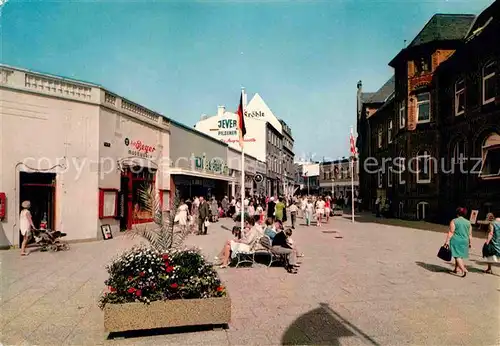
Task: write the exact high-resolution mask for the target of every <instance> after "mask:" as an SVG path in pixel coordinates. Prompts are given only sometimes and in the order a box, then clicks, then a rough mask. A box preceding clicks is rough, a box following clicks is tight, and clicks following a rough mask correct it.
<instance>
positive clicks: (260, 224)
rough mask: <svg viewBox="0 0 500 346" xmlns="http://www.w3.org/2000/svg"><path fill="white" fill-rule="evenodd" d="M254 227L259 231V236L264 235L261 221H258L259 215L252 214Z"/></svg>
mask: <svg viewBox="0 0 500 346" xmlns="http://www.w3.org/2000/svg"><path fill="white" fill-rule="evenodd" d="M253 218H254V221H255V227H256V228H257V230H258V231H259V238H260V237H262V236H263V235H264V227H262V223H261V222H260V216H259V215H254V217H253Z"/></svg>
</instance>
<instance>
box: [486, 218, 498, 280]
mask: <svg viewBox="0 0 500 346" xmlns="http://www.w3.org/2000/svg"><path fill="white" fill-rule="evenodd" d="M486 245H487V246H488V252H489V253H488V256H487V257H486V259H487V261H488V263H487V265H488V268H486V270H485V271H484V272H485V273H487V274H493V271H492V269H491V263H492V262H495V263H496V262H498V260H499V258H500V217H497V218H496V219H494V220H493V222H491V223H490V226H489V233H488V238H487V239H486Z"/></svg>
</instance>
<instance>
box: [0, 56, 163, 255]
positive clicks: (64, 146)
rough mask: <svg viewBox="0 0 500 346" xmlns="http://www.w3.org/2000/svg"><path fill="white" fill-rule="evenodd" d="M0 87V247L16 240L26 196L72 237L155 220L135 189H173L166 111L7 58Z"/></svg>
mask: <svg viewBox="0 0 500 346" xmlns="http://www.w3.org/2000/svg"><path fill="white" fill-rule="evenodd" d="M0 89H1V92H0V101H1V103H2V107H1V108H0V131H1V132H0V138H1V140H0V154H1V157H2V160H0V196H5V199H4V201H3V202H4V203H3V206H4V208H2V209H3V210H4V212H2V214H0V245H3V246H5V245H7V246H8V245H19V243H20V239H19V238H20V237H19V233H20V232H19V212H20V205H21V203H22V201H24V200H30V201H31V205H32V206H31V213H32V215H33V221H34V223H35V226H36V227H39V225H40V223H41V222H42V221H47V224H48V228H51V229H57V230H60V231H62V232H65V233H67V237H66V238H67V239H68V240H84V239H99V238H102V231H101V226H104V225H105V226H106V227H107V226H108V225H109V228H110V229H111V231H112V233H116V232H118V231H119V230H120V228H130V227H131V226H132V225H133V224H135V223H141V222H147V221H149V220H151V215H147V213H146V212H145V208H144V206H142V205H141V201H140V199H139V197H138V194H139V190H140V189H141V188H147V187H148V186H154V189H155V191H156V192H157V193H158V195H159V196H160V199H161V200H163V199H164V196H168V194H169V189H170V179H169V174H168V167H167V169H163V167H162V164H161V161H162V158H163V157H164V156H166V157H168V149H169V138H170V132H169V121H168V119H166V118H164V117H162V116H161V115H159V114H157V113H154V112H152V111H150V110H148V109H146V108H144V107H142V106H140V105H137V104H135V103H133V102H130V101H128V100H126V99H124V98H121V97H119V96H117V95H114V94H111V93H109V92H108V91H106V90H105V89H103V88H101V87H99V86H97V85H93V84H89V83H84V82H80V81H76V80H75V81H74V80H68V79H65V78H60V77H57V76H52V75H46V74H41V73H37V72H33V71H28V70H24V69H19V68H13V67H9V66H0ZM162 208H168V206H166V205H165V204H163V205H162Z"/></svg>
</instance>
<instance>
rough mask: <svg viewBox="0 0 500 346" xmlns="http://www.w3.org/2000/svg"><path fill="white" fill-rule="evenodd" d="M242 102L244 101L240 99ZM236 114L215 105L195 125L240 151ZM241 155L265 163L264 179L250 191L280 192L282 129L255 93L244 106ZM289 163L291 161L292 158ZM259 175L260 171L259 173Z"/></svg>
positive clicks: (282, 158) (282, 155)
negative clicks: (242, 151)
mask: <svg viewBox="0 0 500 346" xmlns="http://www.w3.org/2000/svg"><path fill="white" fill-rule="evenodd" d="M244 102H245V103H246V100H244ZM237 119H238V116H237V114H236V113H234V112H231V111H227V110H226V108H225V107H224V106H219V107H218V111H217V114H216V115H214V116H210V117H207V116H202V119H201V120H200V121H198V123H197V124H196V125H195V127H196V129H197V130H199V131H201V132H203V133H205V134H207V135H209V136H212V137H213V138H216V139H218V140H220V141H222V142H224V143H227V144H228V146H229V147H230V148H231V149H234V150H236V151H240V150H241V148H240V145H239V133H238V120H237ZM245 127H246V131H247V133H246V136H245V154H248V155H250V156H252V157H253V158H255V159H256V160H257V161H258V162H259V163H260V164H259V166H260V167H261V170H263V169H262V164H265V165H266V166H267V169H266V173H265V174H264V175H263V178H264V180H263V181H262V182H259V183H258V184H259V185H258V186H254V190H259V191H263V193H264V194H267V195H274V194H279V192H280V191H281V192H283V191H282V188H281V186H283V184H282V182H283V176H284V174H285V170H284V169H283V167H282V163H283V162H284V160H285V155H284V154H283V128H282V123H281V122H280V120H279V119H278V118H277V117H276V116H275V115H274V113H273V112H272V111H271V109H270V108H269V107H268V106H267V104H266V103H265V102H264V100H263V99H262V97H261V96H260V95H259V94H257V93H256V94H255V95H254V96H253V98H252V99H251V100H250V102H248V104H247V105H246V107H245ZM292 162H293V160H292ZM259 174H261V173H259Z"/></svg>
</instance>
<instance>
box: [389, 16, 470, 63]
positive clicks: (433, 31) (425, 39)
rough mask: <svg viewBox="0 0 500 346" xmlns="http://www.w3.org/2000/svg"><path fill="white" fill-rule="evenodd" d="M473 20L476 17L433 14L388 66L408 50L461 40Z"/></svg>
mask: <svg viewBox="0 0 500 346" xmlns="http://www.w3.org/2000/svg"><path fill="white" fill-rule="evenodd" d="M475 18H476V16H475V15H473V14H442V13H438V14H435V15H434V16H432V18H431V19H430V20H429V21H428V22H427V24H425V26H424V27H423V28H422V30H420V32H419V33H418V34H417V36H416V37H415V38H414V39H413V41H411V43H410V44H409V45H408V46H407V47H406V48H404V49H403V50H401V51H400V52H399V53H398V54H397V55H396V57H394V59H392V61H391V62H390V63H389V65H391V66H392V65H393V63H394V62H395V60H396V59H398V58H399V57H400V56H401V54H402V53H404V52H406V51H407V50H408V49H411V48H414V47H417V46H422V45H425V44H427V43H431V42H436V41H441V42H442V41H459V40H463V39H464V38H465V36H466V35H467V32H468V31H469V28H470V27H471V25H472V23H473V22H474V19H475Z"/></svg>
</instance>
